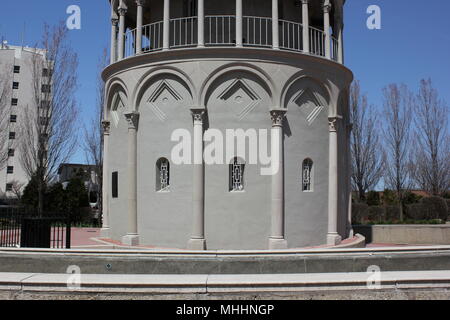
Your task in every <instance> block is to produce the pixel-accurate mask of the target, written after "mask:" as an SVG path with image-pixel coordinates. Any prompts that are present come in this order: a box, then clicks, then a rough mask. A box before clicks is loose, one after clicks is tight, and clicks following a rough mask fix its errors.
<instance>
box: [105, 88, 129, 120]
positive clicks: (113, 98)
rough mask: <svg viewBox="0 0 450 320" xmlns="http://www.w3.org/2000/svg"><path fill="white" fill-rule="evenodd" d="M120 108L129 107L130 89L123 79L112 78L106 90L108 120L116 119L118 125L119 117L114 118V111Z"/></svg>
mask: <svg viewBox="0 0 450 320" xmlns="http://www.w3.org/2000/svg"><path fill="white" fill-rule="evenodd" d="M119 108H123V109H128V90H127V87H126V85H125V83H124V82H123V81H122V80H121V79H112V80H111V81H110V83H109V84H108V85H107V90H106V104H105V115H106V116H105V118H106V120H109V121H111V120H116V125H117V121H118V118H117V117H116V119H114V117H113V114H112V111H117V110H118V109H119ZM111 118H112V119H111Z"/></svg>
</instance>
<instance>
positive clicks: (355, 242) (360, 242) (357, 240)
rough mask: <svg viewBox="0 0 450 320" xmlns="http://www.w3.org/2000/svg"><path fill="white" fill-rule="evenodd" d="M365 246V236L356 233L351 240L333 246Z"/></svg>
mask: <svg viewBox="0 0 450 320" xmlns="http://www.w3.org/2000/svg"><path fill="white" fill-rule="evenodd" d="M365 247H366V238H365V237H364V236H363V235H360V234H357V235H355V237H354V238H353V239H351V241H349V242H347V243H343V244H340V245H338V246H335V247H334V248H335V249H345V248H347V249H349V248H365Z"/></svg>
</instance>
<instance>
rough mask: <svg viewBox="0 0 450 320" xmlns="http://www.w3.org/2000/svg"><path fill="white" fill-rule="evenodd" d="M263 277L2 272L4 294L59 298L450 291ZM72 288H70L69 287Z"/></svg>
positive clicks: (447, 284) (444, 284)
mask: <svg viewBox="0 0 450 320" xmlns="http://www.w3.org/2000/svg"><path fill="white" fill-rule="evenodd" d="M369 276H370V275H368V274H367V273H365V272H364V273H326V274H283V275H280V274H265V275H92V274H86V275H85V274H82V275H81V276H80V282H79V285H78V287H77V288H74V287H69V285H70V286H74V284H73V282H72V281H71V275H65V274H29V273H28V274H20V273H0V291H20V292H41V293H60V294H66V295H67V294H69V295H70V294H75V295H76V294H80V293H91V294H96V295H98V294H111V293H116V294H226V293H235V294H236V293H264V292H269V293H273V294H275V293H281V292H307V291H336V290H339V291H345V290H374V291H376V290H401V289H445V290H447V289H450V271H448V270H444V271H420V272H417V271H416V272H383V273H381V274H380V277H379V283H377V284H376V285H377V286H376V287H374V284H373V283H372V282H371V278H369ZM68 284H69V285H68Z"/></svg>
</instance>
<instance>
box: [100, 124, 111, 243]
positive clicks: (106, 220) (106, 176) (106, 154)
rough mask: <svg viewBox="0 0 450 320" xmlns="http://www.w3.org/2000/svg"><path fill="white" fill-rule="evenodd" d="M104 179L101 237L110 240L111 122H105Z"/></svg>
mask: <svg viewBox="0 0 450 320" xmlns="http://www.w3.org/2000/svg"><path fill="white" fill-rule="evenodd" d="M102 125H103V174H102V176H103V178H102V184H103V187H102V222H103V225H102V230H101V235H102V237H104V238H109V237H110V234H109V229H110V226H109V192H108V191H109V188H110V187H111V186H110V185H109V163H108V161H109V135H110V133H111V122H109V121H103V122H102Z"/></svg>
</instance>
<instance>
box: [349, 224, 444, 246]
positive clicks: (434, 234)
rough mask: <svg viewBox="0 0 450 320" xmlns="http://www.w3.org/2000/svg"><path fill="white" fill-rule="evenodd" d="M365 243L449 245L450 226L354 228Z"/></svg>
mask: <svg viewBox="0 0 450 320" xmlns="http://www.w3.org/2000/svg"><path fill="white" fill-rule="evenodd" d="M354 230H355V232H357V233H360V234H362V235H364V237H365V238H366V241H367V243H389V244H411V245H450V225H448V224H447V225H374V226H354Z"/></svg>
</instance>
